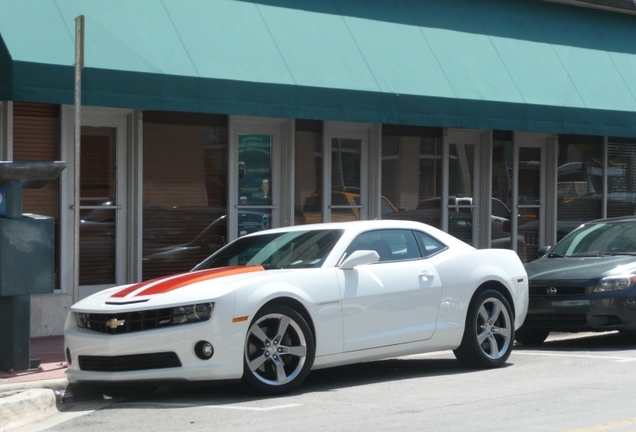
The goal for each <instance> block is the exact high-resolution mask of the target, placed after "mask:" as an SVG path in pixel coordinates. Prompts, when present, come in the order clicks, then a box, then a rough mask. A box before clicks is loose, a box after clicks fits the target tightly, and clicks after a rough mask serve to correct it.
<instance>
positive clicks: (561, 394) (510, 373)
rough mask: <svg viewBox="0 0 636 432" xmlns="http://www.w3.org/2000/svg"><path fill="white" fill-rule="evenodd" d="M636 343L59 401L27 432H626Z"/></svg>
mask: <svg viewBox="0 0 636 432" xmlns="http://www.w3.org/2000/svg"><path fill="white" fill-rule="evenodd" d="M635 371H636V338H634V337H624V336H622V335H619V334H617V333H609V334H599V335H594V334H589V333H587V334H581V335H552V336H551V337H550V338H549V339H548V341H546V343H544V344H543V345H542V346H541V347H540V348H538V349H537V348H532V349H529V348H526V347H523V346H517V347H516V349H515V350H514V351H513V354H512V356H511V357H510V360H509V362H508V364H507V365H506V366H505V367H503V368H500V369H494V370H481V371H474V370H466V369H463V368H462V367H461V366H460V365H459V363H458V362H457V361H456V360H455V358H454V357H453V355H452V353H451V352H443V353H434V354H426V355H418V356H409V357H402V358H398V359H390V360H385V361H378V362H373V363H365V364H361V365H354V366H346V367H339V368H334V369H327V370H321V371H315V372H312V373H311V374H310V376H309V378H308V380H307V381H306V383H305V384H304V385H303V386H302V387H301V389H300V390H299V391H297V392H295V393H293V394H290V395H286V396H284V397H278V398H254V397H249V396H246V395H244V394H242V393H241V392H240V391H239V390H238V389H237V388H235V387H233V386H221V387H209V386H205V387H197V386H195V387H166V388H163V389H161V391H159V392H155V393H153V394H144V395H141V396H137V397H131V398H127V399H112V400H104V401H96V400H78V401H77V402H72V403H68V404H66V406H64V407H63V412H60V413H59V415H56V416H55V417H54V418H51V419H49V420H48V421H46V422H43V423H40V424H38V425H32V426H31V427H30V428H28V429H25V430H31V431H35V430H38V431H39V430H47V431H60V432H61V431H64V432H68V431H69V430H72V431H74V432H75V431H86V432H89V431H90V432H101V431H104V432H113V431H135V432H146V431H148V432H150V431H152V432H156V431H174V430H179V431H197V432H198V431H202V430H215V431H216V430H219V431H257V432H265V431H300V430H302V431H309V432H313V431H321V432H322V431H389V430H391V431H392V430H396V431H398V430H399V431H423V430H426V431H489V432H490V431H493V430H503V431H568V432H572V431H576V432H592V431H613V432H619V431H620V432H622V431H635V430H636V376H635V373H634V372H635Z"/></svg>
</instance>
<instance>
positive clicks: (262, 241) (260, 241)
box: [195, 230, 343, 270]
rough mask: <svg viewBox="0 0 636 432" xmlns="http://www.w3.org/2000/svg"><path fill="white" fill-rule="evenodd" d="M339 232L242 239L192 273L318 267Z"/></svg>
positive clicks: (278, 234) (323, 231)
mask: <svg viewBox="0 0 636 432" xmlns="http://www.w3.org/2000/svg"><path fill="white" fill-rule="evenodd" d="M342 233H343V231H342V230H311V231H292V232H282V233H270V234H262V235H258V236H251V237H241V238H239V239H238V240H236V241H234V242H232V243H230V244H228V245H227V246H225V247H224V248H222V249H220V250H219V251H218V252H216V253H215V254H213V255H212V256H210V257H209V258H208V259H206V260H205V261H203V262H202V263H201V264H199V265H198V266H197V267H196V268H195V270H202V269H209V268H215V267H226V266H237V265H262V266H263V267H265V268H281V269H285V268H315V267H320V266H321V265H322V263H323V261H324V259H325V258H326V257H327V255H329V252H331V249H332V248H333V246H334V245H335V244H336V242H337V241H338V239H339V238H340V237H341V236H342Z"/></svg>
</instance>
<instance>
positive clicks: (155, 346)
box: [64, 314, 247, 383]
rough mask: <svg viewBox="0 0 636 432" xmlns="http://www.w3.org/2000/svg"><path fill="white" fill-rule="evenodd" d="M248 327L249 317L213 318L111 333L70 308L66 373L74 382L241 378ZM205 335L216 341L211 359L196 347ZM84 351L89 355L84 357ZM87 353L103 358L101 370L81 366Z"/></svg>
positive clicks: (96, 359)
mask: <svg viewBox="0 0 636 432" xmlns="http://www.w3.org/2000/svg"><path fill="white" fill-rule="evenodd" d="M246 327H247V324H245V323H232V322H231V320H229V323H228V324H227V326H226V328H222V327H221V326H219V323H218V322H217V320H215V319H214V318H213V319H212V320H210V321H207V322H202V323H193V324H186V325H180V326H174V327H170V328H165V329H155V330H148V331H140V332H134V333H127V334H121V335H108V334H102V333H97V332H93V331H90V330H85V329H79V328H78V327H77V326H76V325H75V323H74V319H73V317H72V314H69V317H68V318H67V324H66V329H65V335H64V349H65V353H66V355H67V357H69V356H70V357H69V358H67V362H68V369H67V371H66V377H67V379H68V380H69V382H88V381H90V382H111V383H123V382H130V381H172V380H185V381H203V380H205V381H207V380H235V379H239V378H241V376H242V375H243V342H244V338H245V332H246V330H247V329H246ZM202 340H205V341H208V342H210V343H211V344H212V346H213V347H214V355H213V356H212V358H210V359H208V360H202V359H200V358H199V357H197V356H196V354H195V350H194V347H195V345H196V344H197V342H199V341H202ZM80 356H85V357H84V358H83V361H82V362H80ZM164 358H166V359H167V360H162V359H164ZM86 359H90V362H92V364H93V365H95V364H98V366H97V367H96V369H99V370H83V369H82V368H80V363H83V364H84V365H86V364H87V361H86ZM175 359H177V360H175ZM124 360H125V363H126V364H125V366H123V367H122V366H121V364H122V362H123V361H124ZM90 362H89V363H90ZM134 362H138V365H135V364H134ZM111 364H113V365H116V366H115V368H114V369H115V371H108V370H109V369H108V366H109V365H111ZM102 365H104V366H102ZM91 367H93V366H91ZM131 368H132V369H135V370H129V369H131Z"/></svg>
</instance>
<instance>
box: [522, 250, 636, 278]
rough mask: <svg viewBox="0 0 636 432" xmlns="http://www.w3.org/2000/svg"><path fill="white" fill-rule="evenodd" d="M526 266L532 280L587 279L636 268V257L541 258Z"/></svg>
mask: <svg viewBox="0 0 636 432" xmlns="http://www.w3.org/2000/svg"><path fill="white" fill-rule="evenodd" d="M525 267H526V271H527V272H528V279H529V280H530V281H533V280H535V281H536V280H555V279H556V280H561V279H569V280H587V279H593V278H598V277H603V276H607V275H609V274H617V273H624V272H627V271H633V270H636V257H634V256H605V257H589V258H540V259H538V260H534V261H532V262H530V263H527V264H526V265H525Z"/></svg>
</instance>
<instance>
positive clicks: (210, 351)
mask: <svg viewBox="0 0 636 432" xmlns="http://www.w3.org/2000/svg"><path fill="white" fill-rule="evenodd" d="M194 353H195V354H196V355H197V357H199V358H200V359H201V360H208V359H210V358H212V356H213V355H214V347H213V346H212V344H211V343H210V342H208V341H199V342H197V344H196V345H195V346H194Z"/></svg>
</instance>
